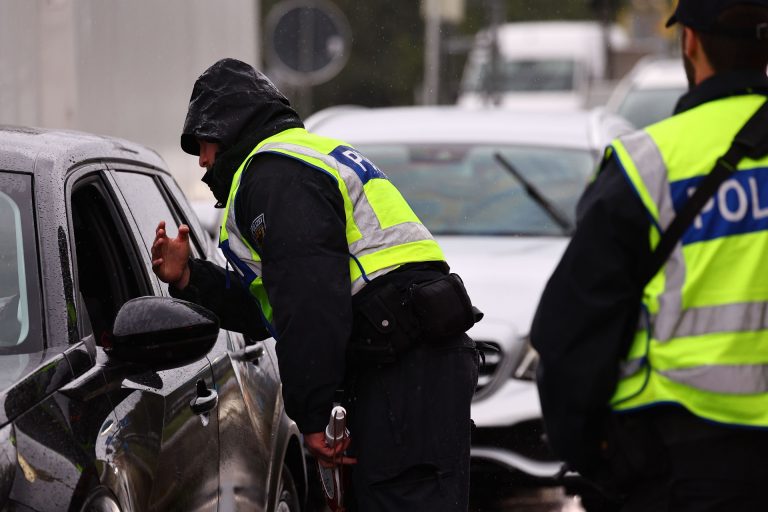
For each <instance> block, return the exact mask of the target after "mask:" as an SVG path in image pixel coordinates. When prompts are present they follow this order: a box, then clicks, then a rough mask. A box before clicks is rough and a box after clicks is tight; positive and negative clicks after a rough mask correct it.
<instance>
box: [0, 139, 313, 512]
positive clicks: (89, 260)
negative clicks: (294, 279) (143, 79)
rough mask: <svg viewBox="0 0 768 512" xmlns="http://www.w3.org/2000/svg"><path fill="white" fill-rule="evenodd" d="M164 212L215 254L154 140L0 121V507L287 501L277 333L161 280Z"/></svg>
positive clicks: (297, 477)
mask: <svg viewBox="0 0 768 512" xmlns="http://www.w3.org/2000/svg"><path fill="white" fill-rule="evenodd" d="M161 219H162V220H166V222H167V224H168V226H169V234H170V235H173V236H175V229H176V227H177V226H178V225H180V224H182V223H186V224H189V225H190V228H191V239H192V246H193V249H192V250H193V256H195V257H202V258H206V257H208V258H216V252H215V251H214V248H213V246H212V245H211V244H210V241H209V238H208V237H207V236H206V235H205V233H204V232H203V230H202V228H201V227H200V226H199V223H198V222H197V219H196V218H195V216H194V214H193V213H192V212H191V210H190V208H189V206H188V204H187V202H186V200H185V199H184V197H183V195H182V193H181V191H180V190H179V188H178V186H177V185H176V183H175V182H174V180H173V179H172V177H171V176H170V175H169V173H168V172H167V170H166V168H165V164H164V163H163V161H162V160H161V159H160V158H159V157H158V156H157V154H155V153H154V152H152V151H150V150H148V149H146V148H144V147H141V146H139V145H136V144H132V143H129V142H127V141H123V140H117V139H111V138H105V137H98V136H94V135H88V134H82V133H74V132H62V131H41V130H36V129H26V128H16V127H0V405H2V406H1V407H0V510H16V511H26V510H35V511H62V510H71V511H81V510H83V511H125V512H128V511H145V510H148V511H155V510H156V511H172V510H178V511H193V510H195V511H196V510H200V511H202V510H207V511H216V510H221V511H229V510H248V511H254V510H255V511H275V510H277V511H280V512H283V511H293V510H299V509H300V508H299V507H300V503H301V502H302V501H303V499H304V496H305V494H306V471H305V464H304V458H303V454H302V448H301V444H300V439H299V433H298V430H297V428H296V426H295V424H294V423H293V422H292V421H291V420H290V419H289V418H288V417H287V416H286V415H285V412H284V409H283V404H282V399H281V395H280V381H279V376H278V375H277V367H276V357H275V354H274V346H273V345H274V341H273V340H268V341H264V342H254V341H252V340H248V339H245V338H244V337H243V336H242V335H240V334H237V333H232V332H228V331H224V330H219V328H218V319H216V317H215V316H214V315H213V314H212V313H210V312H209V311H207V310H205V309H203V308H201V307H199V306H195V305H192V304H189V303H185V302H183V301H178V300H176V299H173V298H171V297H170V296H169V295H168V291H167V287H166V285H164V284H163V283H161V282H160V281H159V280H158V279H157V278H156V277H155V275H154V274H153V273H152V269H151V261H150V249H149V248H150V246H151V244H152V241H153V239H154V230H155V226H156V225H157V222H158V221H159V220H161Z"/></svg>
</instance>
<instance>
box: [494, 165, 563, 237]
mask: <svg viewBox="0 0 768 512" xmlns="http://www.w3.org/2000/svg"><path fill="white" fill-rule="evenodd" d="M493 156H494V158H496V160H497V161H498V162H499V163H500V164H501V166H502V167H504V169H506V170H507V171H509V174H511V175H512V176H514V178H515V179H516V180H517V181H519V182H520V184H521V185H522V186H523V190H525V193H526V194H528V196H529V197H530V198H531V199H533V200H534V201H535V202H536V204H538V205H539V206H541V209H542V210H544V211H545V212H546V213H547V215H549V216H550V218H551V219H552V220H553V221H555V224H557V225H558V226H560V227H561V228H563V231H564V232H565V233H566V234H568V235H570V234H571V233H573V224H572V223H571V221H570V220H569V219H568V217H567V216H566V215H565V214H564V213H563V212H561V211H560V210H559V209H558V208H557V207H556V206H555V205H554V204H552V202H550V200H549V199H547V198H546V197H545V196H544V194H542V193H541V191H539V189H538V188H536V185H534V184H533V183H531V182H530V181H528V179H527V178H526V177H525V176H523V175H522V174H521V173H520V171H518V170H517V169H516V168H515V166H514V165H512V163H511V162H510V161H509V160H507V159H506V158H505V157H504V155H502V154H501V153H499V152H496V153H494V154H493Z"/></svg>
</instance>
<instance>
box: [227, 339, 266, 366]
mask: <svg viewBox="0 0 768 512" xmlns="http://www.w3.org/2000/svg"><path fill="white" fill-rule="evenodd" d="M263 356H264V343H262V342H260V341H258V342H256V343H254V344H253V345H248V346H247V347H245V348H244V349H242V350H238V351H236V352H233V353H232V357H233V358H234V359H237V360H239V361H250V362H252V363H253V364H259V361H260V360H261V358H262V357H263Z"/></svg>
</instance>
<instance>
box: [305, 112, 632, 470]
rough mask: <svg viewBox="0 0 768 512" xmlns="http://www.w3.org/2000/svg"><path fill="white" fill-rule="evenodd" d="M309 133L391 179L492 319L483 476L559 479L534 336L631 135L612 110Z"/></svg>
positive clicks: (403, 119) (483, 404) (365, 118)
mask: <svg viewBox="0 0 768 512" xmlns="http://www.w3.org/2000/svg"><path fill="white" fill-rule="evenodd" d="M305 124H306V126H307V128H308V129H309V130H310V131H312V132H314V133H318V134H320V135H325V136H329V137H334V138H338V139H341V140H343V141H346V142H348V143H350V144H352V145H353V146H355V147H356V148H358V149H360V151H361V152H362V153H363V154H364V155H365V156H366V157H367V158H369V159H370V160H371V161H373V162H374V163H375V164H376V165H377V166H378V167H379V168H380V169H381V170H382V171H383V172H384V173H385V174H386V175H387V176H388V177H389V179H390V180H391V181H392V182H393V183H394V184H395V185H396V186H397V187H398V188H399V189H400V190H401V192H402V193H403V195H404V196H405V198H406V199H407V200H408V202H409V204H410V205H411V207H412V208H413V209H414V211H415V212H416V214H417V215H418V216H419V218H420V219H421V220H422V221H423V222H424V223H425V224H426V225H427V227H429V229H430V230H431V231H432V233H433V234H434V235H435V237H436V238H437V239H438V241H439V243H440V245H441V247H442V248H443V250H444V251H445V253H446V256H447V259H448V262H449V264H450V265H451V269H452V271H454V272H456V273H458V274H459V275H460V276H461V277H462V278H463V280H464V282H465V284H466V287H467V289H468V291H469V294H470V296H471V297H472V301H473V303H474V304H475V305H476V306H478V307H479V308H480V309H481V310H482V311H483V312H484V313H485V318H484V319H483V320H482V321H481V322H479V323H478V324H477V325H475V326H474V327H473V328H472V330H471V331H470V333H469V334H470V335H471V336H472V337H473V338H474V339H475V340H477V341H483V342H485V343H486V344H487V345H489V346H491V347H493V348H495V349H496V350H495V351H494V350H488V349H485V362H486V364H485V365H484V366H482V368H481V372H480V379H479V383H478V387H477V391H476V393H475V398H474V402H473V405H472V418H473V420H474V421H475V424H476V425H477V427H478V428H477V429H476V431H475V433H474V434H473V447H472V458H473V472H475V471H476V469H477V470H482V469H479V468H485V469H491V470H492V471H494V472H496V473H504V472H506V471H508V470H513V471H515V472H516V474H520V473H519V472H522V473H523V474H525V475H528V476H531V477H534V478H536V479H552V478H554V477H555V476H556V475H557V474H558V472H559V471H560V468H561V464H560V463H559V462H558V461H556V460H555V459H554V458H553V457H552V456H551V454H550V453H549V451H548V449H547V447H546V445H545V442H544V439H543V435H544V432H543V427H542V422H541V410H540V406H539V398H538V394H537V390H536V385H535V382H534V373H535V366H536V361H537V356H536V354H535V352H534V351H533V350H532V349H531V347H530V344H529V342H528V330H529V326H530V324H531V320H532V317H533V314H534V310H535V308H536V305H537V303H538V300H539V297H540V294H541V292H542V290H543V288H544V285H545V283H546V281H547V279H548V277H549V275H550V274H551V272H552V271H553V270H554V267H555V265H556V264H557V262H558V261H559V259H560V257H561V255H562V253H563V251H564V250H565V247H566V244H567V243H568V236H569V233H570V231H571V227H572V226H573V223H574V217H575V206H576V203H577V200H578V198H579V197H580V195H581V192H582V191H583V189H584V187H585V185H586V183H587V181H588V179H589V178H590V176H591V175H592V173H593V172H594V170H595V168H596V163H597V161H598V159H599V158H600V155H601V152H602V149H603V147H604V146H605V145H606V144H607V143H608V142H609V141H610V140H611V139H612V138H613V137H615V136H617V135H620V134H623V133H626V132H628V131H630V130H631V126H629V124H628V123H627V122H626V121H625V120H624V119H622V118H618V117H615V116H609V115H606V114H605V112H604V111H600V110H597V111H590V112H584V111H577V112H567V113H552V112H537V113H534V112H515V111H509V110H501V109H497V110H471V109H462V108H459V107H432V108H430V107H403V108H383V109H364V108H347V109H343V108H336V109H333V110H332V111H323V112H320V113H318V114H316V115H314V116H312V117H310V118H309V119H307V121H306V123H305ZM510 168H511V169H510ZM514 174H517V176H519V177H515V176H514ZM520 178H522V179H523V180H524V181H526V182H528V183H529V184H531V185H533V187H534V188H535V189H536V190H537V191H539V192H540V193H541V194H542V195H543V196H544V197H545V198H546V199H548V200H549V202H551V204H553V205H554V209H555V210H557V212H559V214H558V213H548V212H547V211H546V209H545V207H544V206H542V204H540V203H539V202H537V201H535V200H534V199H532V198H531V197H530V195H528V194H527V193H526V192H525V191H524V187H523V186H522V184H521V180H520ZM558 215H559V216H560V217H564V219H559V221H557V220H555V217H558ZM500 470H502V471H500ZM473 485H474V484H473Z"/></svg>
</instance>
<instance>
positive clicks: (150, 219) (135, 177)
mask: <svg viewBox="0 0 768 512" xmlns="http://www.w3.org/2000/svg"><path fill="white" fill-rule="evenodd" d="M114 176H115V179H116V180H117V183H118V186H119V187H120V192H121V193H122V194H123V197H124V198H125V201H126V203H127V204H128V207H129V208H130V210H131V214H132V215H133V218H134V219H135V220H136V224H137V225H138V227H139V231H140V232H141V237H142V242H143V247H144V249H145V250H146V251H147V254H149V253H150V250H151V247H152V243H153V242H154V240H155V230H156V229H157V223H158V222H160V221H161V220H164V221H165V226H166V232H167V234H168V236H169V237H171V238H174V237H176V236H177V235H178V232H179V225H181V224H182V223H185V221H184V218H183V216H182V215H181V212H179V211H177V210H176V208H175V206H174V205H173V204H172V203H171V201H170V196H169V194H168V192H166V191H165V190H164V189H163V188H162V185H161V183H160V181H159V179H158V178H156V177H155V176H153V175H150V174H143V173H139V172H127V171H116V172H115V173H114ZM190 236H191V239H192V256H194V257H196V258H200V257H201V255H202V252H201V249H200V245H199V243H198V242H197V240H196V238H195V236H194V234H193V233H190ZM161 286H162V288H163V290H164V291H167V288H168V286H167V285H166V284H165V283H161Z"/></svg>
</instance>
